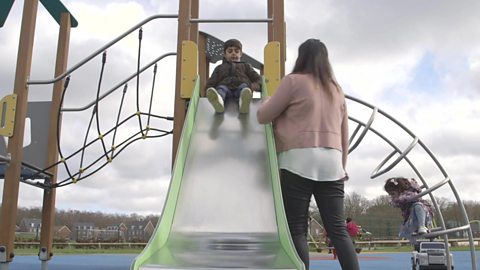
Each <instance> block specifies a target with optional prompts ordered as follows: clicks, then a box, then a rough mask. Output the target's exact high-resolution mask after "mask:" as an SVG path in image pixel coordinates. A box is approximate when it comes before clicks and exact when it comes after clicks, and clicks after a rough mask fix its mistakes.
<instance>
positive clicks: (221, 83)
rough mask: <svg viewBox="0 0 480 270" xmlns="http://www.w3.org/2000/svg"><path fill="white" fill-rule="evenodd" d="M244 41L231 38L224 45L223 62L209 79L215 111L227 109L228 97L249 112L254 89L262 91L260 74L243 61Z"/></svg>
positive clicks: (209, 90) (208, 86)
mask: <svg viewBox="0 0 480 270" xmlns="http://www.w3.org/2000/svg"><path fill="white" fill-rule="evenodd" d="M241 57H242V43H241V42H240V41H239V40H237V39H229V40H227V41H225V43H224V45H223V63H222V64H221V65H219V66H217V67H216V68H215V70H214V71H213V73H212V76H211V77H210V78H209V79H208V81H207V85H206V88H207V98H208V101H209V102H210V104H212V106H213V108H214V109H215V112H217V113H223V112H224V111H225V102H226V100H227V99H234V100H235V101H236V102H238V103H239V112H240V113H248V112H249V110H250V102H251V101H252V95H253V93H252V90H253V91H260V82H261V77H260V75H259V74H258V73H257V72H256V71H255V70H254V69H253V68H252V66H251V65H250V64H248V63H245V62H241V61H240V59H241Z"/></svg>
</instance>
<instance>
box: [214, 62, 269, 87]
mask: <svg viewBox="0 0 480 270" xmlns="http://www.w3.org/2000/svg"><path fill="white" fill-rule="evenodd" d="M242 83H246V84H247V85H248V87H250V88H251V87H252V83H258V84H259V85H260V84H261V77H260V75H259V74H258V73H257V72H256V71H255V70H254V69H253V67H252V66H251V65H250V64H248V63H245V62H230V61H226V60H224V61H223V63H222V64H221V65H219V66H217V67H216V68H215V70H214V71H213V73H212V76H211V77H210V78H209V79H208V81H207V85H206V88H209V87H213V88H216V87H217V86H218V85H225V86H227V87H228V88H229V89H232V90H233V89H236V88H238V87H239V86H240V85H241V84H242ZM252 90H253V91H258V90H260V89H252Z"/></svg>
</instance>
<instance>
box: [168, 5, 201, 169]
mask: <svg viewBox="0 0 480 270" xmlns="http://www.w3.org/2000/svg"><path fill="white" fill-rule="evenodd" d="M178 10H179V12H178V35H177V75H176V81H175V82H176V86H175V105H174V112H173V117H174V119H175V121H174V123H173V142H172V167H173V164H174V162H175V157H176V153H177V148H178V142H179V141H180V136H181V134H182V128H183V123H184V121H185V114H186V111H187V101H188V100H187V99H184V98H182V96H181V92H180V84H181V82H182V77H181V76H182V74H181V70H182V69H181V68H182V59H183V56H182V42H183V41H184V40H191V41H193V42H195V43H197V40H198V26H197V25H196V26H192V24H191V23H190V18H191V17H192V16H194V17H198V11H199V4H198V0H179V9H178Z"/></svg>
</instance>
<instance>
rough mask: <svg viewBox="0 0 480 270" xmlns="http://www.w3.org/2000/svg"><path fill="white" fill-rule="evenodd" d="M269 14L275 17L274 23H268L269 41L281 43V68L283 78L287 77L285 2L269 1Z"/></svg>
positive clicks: (270, 16)
mask: <svg viewBox="0 0 480 270" xmlns="http://www.w3.org/2000/svg"><path fill="white" fill-rule="evenodd" d="M267 14H268V17H269V18H272V17H273V22H271V23H268V41H269V42H270V41H278V42H280V68H281V76H282V77H283V76H285V60H286V37H285V34H286V24H285V15H284V14H285V11H284V0H268V6H267Z"/></svg>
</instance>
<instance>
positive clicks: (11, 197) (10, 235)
mask: <svg viewBox="0 0 480 270" xmlns="http://www.w3.org/2000/svg"><path fill="white" fill-rule="evenodd" d="M37 8H38V0H25V2H24V4H23V17H22V26H21V30H20V42H19V45H18V55H17V66H16V71H15V82H14V89H13V90H14V93H15V94H17V108H16V112H15V129H14V130H13V135H12V136H11V137H10V138H9V140H8V149H7V151H8V153H10V155H11V160H10V164H9V165H8V166H7V168H6V170H5V181H4V185H3V198H2V208H1V212H0V263H6V262H10V261H11V260H12V258H13V256H14V253H13V248H14V247H13V243H14V241H15V225H16V224H15V222H16V218H17V207H18V189H19V184H20V172H21V164H22V160H23V137H24V132H25V117H26V115H27V105H28V104H27V102H28V88H27V80H28V77H29V76H30V70H31V66H32V51H33V40H34V36H35V22H36V19H37Z"/></svg>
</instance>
